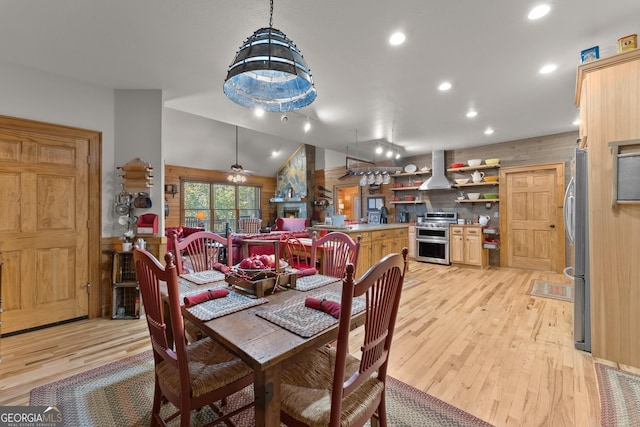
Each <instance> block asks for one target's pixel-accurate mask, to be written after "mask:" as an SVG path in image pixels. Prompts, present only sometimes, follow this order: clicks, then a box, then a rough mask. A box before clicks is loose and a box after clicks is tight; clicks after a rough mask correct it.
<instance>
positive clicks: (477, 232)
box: [467, 227, 482, 235]
mask: <svg viewBox="0 0 640 427" xmlns="http://www.w3.org/2000/svg"><path fill="white" fill-rule="evenodd" d="M467 234H473V235H480V234H482V229H481V228H480V227H467Z"/></svg>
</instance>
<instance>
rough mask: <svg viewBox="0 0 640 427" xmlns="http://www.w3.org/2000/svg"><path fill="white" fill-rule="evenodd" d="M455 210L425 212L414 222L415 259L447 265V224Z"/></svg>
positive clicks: (451, 221)
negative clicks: (423, 215) (422, 216)
mask: <svg viewBox="0 0 640 427" xmlns="http://www.w3.org/2000/svg"><path fill="white" fill-rule="evenodd" d="M457 221H458V213H457V212H427V213H426V214H425V217H424V218H419V221H418V223H417V224H416V260H417V261H423V262H431V263H435V264H445V265H449V264H450V262H449V225H450V224H455V223H456V222H457Z"/></svg>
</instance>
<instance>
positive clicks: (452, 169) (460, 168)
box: [447, 164, 500, 172]
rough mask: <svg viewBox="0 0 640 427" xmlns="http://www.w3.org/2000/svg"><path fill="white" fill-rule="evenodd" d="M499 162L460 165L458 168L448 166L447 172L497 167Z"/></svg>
mask: <svg viewBox="0 0 640 427" xmlns="http://www.w3.org/2000/svg"><path fill="white" fill-rule="evenodd" d="M499 167H500V164H497V165H478V166H462V167H459V168H449V169H447V172H466V171H475V170H481V169H498V168H499Z"/></svg>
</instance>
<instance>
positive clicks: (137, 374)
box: [29, 351, 491, 427]
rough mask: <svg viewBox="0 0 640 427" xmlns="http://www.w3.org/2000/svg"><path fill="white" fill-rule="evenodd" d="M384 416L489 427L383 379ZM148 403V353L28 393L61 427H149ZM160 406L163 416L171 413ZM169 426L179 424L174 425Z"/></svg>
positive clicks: (405, 425) (246, 418) (242, 418)
mask: <svg viewBox="0 0 640 427" xmlns="http://www.w3.org/2000/svg"><path fill="white" fill-rule="evenodd" d="M387 384H388V388H387V411H388V415H389V416H388V419H389V425H390V426H394V427H449V426H451V427H454V426H457V427H463V426H464V427H476V426H477V427H481V426H482V427H483V426H491V424H487V423H486V422H484V421H482V420H481V419H479V418H476V417H474V416H473V415H471V414H468V413H466V412H464V411H462V410H460V409H457V408H455V407H454V406H451V405H449V404H448V403H446V402H443V401H441V400H439V399H436V398H435V397H433V396H430V395H428V394H426V393H423V392H422V391H420V390H417V389H415V388H413V387H411V386H409V385H407V384H405V383H402V382H400V381H398V380H396V379H394V378H389V379H388V382H387ZM252 395H253V392H252V388H251V386H249V387H247V388H245V389H244V390H242V391H240V392H238V393H236V394H235V395H233V396H232V397H231V398H230V399H229V400H228V403H227V407H226V408H227V409H226V410H228V411H230V410H233V409H234V408H237V407H240V406H242V405H243V404H244V402H248V401H250V399H252ZM152 398H153V360H152V355H151V351H148V352H145V353H142V354H139V355H136V356H132V357H130V358H127V359H124V360H120V361H117V362H114V363H110V364H108V365H105V366H101V367H99V368H96V369H92V370H90V371H87V372H83V373H81V374H78V375H74V376H72V377H69V378H65V379H62V380H60V381H56V382H53V383H51V384H47V385H43V386H40V387H37V388H34V389H33V390H31V396H30V401H29V403H30V405H39V406H45V405H46V406H57V408H58V409H60V410H61V412H62V416H63V420H64V425H65V426H70V427H71V426H73V427H76V426H87V427H88V426H99V427H110V426H127V427H138V426H140V427H142V426H148V425H149V420H150V411H151V402H152ZM171 409H172V406H171V405H169V404H165V405H164V407H163V411H165V412H167V413H169V412H171ZM214 419H215V415H214V414H213V411H210V410H209V409H203V410H201V411H197V412H193V413H192V419H191V425H194V426H195V425H202V424H204V423H206V422H208V421H211V420H214ZM233 421H234V422H235V423H236V426H238V427H248V426H253V425H254V422H253V411H251V410H247V411H244V412H242V413H240V414H239V415H237V416H235V417H233ZM170 425H171V426H177V425H179V420H173V422H172V423H171V424H170Z"/></svg>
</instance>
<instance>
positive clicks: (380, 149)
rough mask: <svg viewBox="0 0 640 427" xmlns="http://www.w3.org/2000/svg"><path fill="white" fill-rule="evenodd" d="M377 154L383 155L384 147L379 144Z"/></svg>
mask: <svg viewBox="0 0 640 427" xmlns="http://www.w3.org/2000/svg"><path fill="white" fill-rule="evenodd" d="M376 154H382V145H380V144H378V146H377V147H376Z"/></svg>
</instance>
